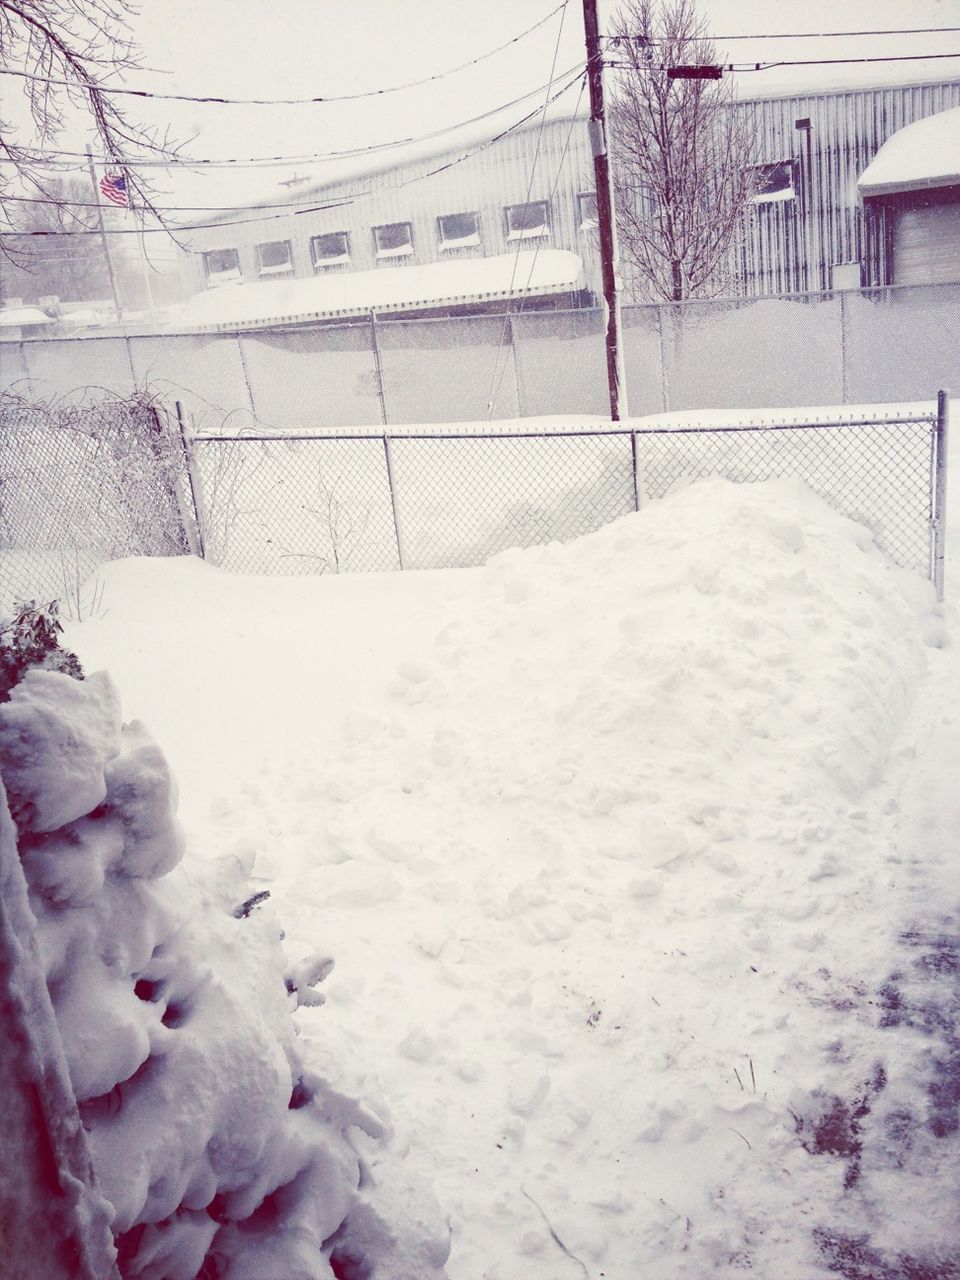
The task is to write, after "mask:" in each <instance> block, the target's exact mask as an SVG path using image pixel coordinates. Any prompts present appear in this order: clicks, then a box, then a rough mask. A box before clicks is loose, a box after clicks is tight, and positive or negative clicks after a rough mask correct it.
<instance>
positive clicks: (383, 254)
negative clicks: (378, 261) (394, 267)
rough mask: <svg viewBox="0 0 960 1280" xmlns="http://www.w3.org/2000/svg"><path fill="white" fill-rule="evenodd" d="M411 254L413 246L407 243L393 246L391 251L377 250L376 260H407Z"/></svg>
mask: <svg viewBox="0 0 960 1280" xmlns="http://www.w3.org/2000/svg"><path fill="white" fill-rule="evenodd" d="M412 253H413V245H412V244H410V242H409V241H408V242H407V243H406V244H397V245H394V246H393V248H392V249H378V250H377V257H378V258H409V257H410V255H411V254H412Z"/></svg>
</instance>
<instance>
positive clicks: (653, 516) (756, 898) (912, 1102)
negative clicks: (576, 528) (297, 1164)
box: [67, 479, 960, 1280]
mask: <svg viewBox="0 0 960 1280" xmlns="http://www.w3.org/2000/svg"><path fill="white" fill-rule="evenodd" d="M101 579H102V583H103V587H104V591H103V602H102V610H101V612H100V615H99V616H97V617H94V618H91V619H89V620H88V621H86V622H84V623H83V624H80V625H71V626H70V627H69V628H68V635H67V641H68V643H70V644H71V645H72V646H74V647H75V648H76V650H77V651H78V653H79V654H80V656H81V658H82V660H83V662H84V664H85V665H86V666H87V668H88V669H95V668H97V667H101V666H105V667H108V668H109V670H110V672H111V674H112V676H113V677H114V679H115V681H116V682H117V684H118V686H119V688H120V691H121V694H122V697H123V703H124V708H125V714H126V715H128V716H138V717H142V718H143V719H145V720H146V721H147V722H148V724H149V725H150V726H151V729H152V730H153V732H154V733H155V734H156V736H157V738H158V740H159V741H160V742H161V743H162V744H163V745H164V748H165V750H166V752H167V754H168V756H169V758H170V760H171V762H172V764H173V768H174V770H175V772H176V774H177V775H178V778H179V783H180V791H181V814H182V817H183V819H184V822H185V825H186V829H187V836H188V850H189V852H188V855H187V856H188V858H193V859H208V858H220V857H222V856H224V855H230V854H234V855H236V857H237V858H238V859H240V861H241V862H242V863H243V864H244V865H245V866H246V867H248V868H249V872H250V876H251V885H252V888H253V889H259V888H264V887H268V888H269V889H270V890H271V892H272V895H273V905H274V907H275V909H276V910H277V912H278V914H279V916H280V918H281V919H282V922H283V925H284V928H285V930H286V937H287V946H288V947H289V950H290V954H291V956H297V957H298V956H300V955H303V954H306V953H307V952H310V951H317V950H323V951H325V952H329V953H330V954H332V955H333V956H335V957H336V961H337V967H336V969H335V970H334V972H333V974H332V975H331V976H330V978H329V979H328V980H327V982H326V984H325V991H326V992H327V996H328V1002H327V1004H326V1005H325V1006H324V1007H322V1008H319V1009H305V1010H301V1011H300V1012H299V1013H298V1015H297V1016H298V1018H299V1020H300V1027H301V1031H302V1035H303V1038H304V1047H303V1052H304V1055H305V1057H306V1058H307V1059H308V1061H309V1060H311V1058H312V1060H313V1061H314V1062H315V1063H316V1065H317V1069H318V1070H321V1071H323V1072H324V1073H325V1074H326V1075H327V1077H328V1078H330V1079H331V1082H332V1083H333V1084H334V1085H335V1086H337V1087H342V1088H343V1089H344V1090H345V1091H348V1092H350V1093H352V1094H354V1095H356V1096H362V1097H363V1098H364V1099H365V1100H366V1101H367V1102H368V1103H369V1104H370V1105H372V1106H373V1107H374V1108H375V1109H376V1110H377V1112H378V1114H382V1115H384V1116H386V1117H389V1118H390V1119H391V1120H392V1123H393V1125H394V1129H395V1132H396V1135H397V1139H396V1140H395V1141H396V1145H395V1152H396V1154H397V1155H399V1156H402V1157H403V1159H404V1161H405V1163H406V1165H407V1166H408V1170H407V1172H408V1173H409V1174H410V1175H411V1176H416V1177H419V1178H423V1179H425V1180H427V1181H429V1182H432V1183H433V1185H434V1187H435V1189H436V1192H437V1195H438V1197H439V1200H440V1203H441V1205H442V1207H443V1209H444V1211H445V1212H446V1214H447V1215H448V1216H449V1221H450V1225H451V1228H452V1231H453V1251H452V1255H451V1260H450V1263H449V1275H450V1276H451V1278H452V1280H563V1278H564V1277H566V1276H570V1277H577V1276H584V1275H586V1276H588V1277H591V1280H593V1278H600V1277H604V1278H606V1280H635V1278H636V1277H638V1276H640V1275H642V1276H644V1277H645V1280H687V1278H690V1280H692V1278H694V1277H696V1278H697V1280H699V1278H700V1277H704V1276H711V1277H713V1276H730V1277H734V1276H741V1275H742V1274H744V1273H745V1272H752V1273H753V1274H755V1275H758V1276H762V1277H764V1280H774V1278H775V1277H777V1278H779V1277H783V1278H784V1280H813V1278H814V1277H816V1278H817V1280H827V1278H828V1277H829V1276H830V1275H836V1274H844V1275H847V1276H854V1277H861V1278H862V1280H865V1278H866V1277H872V1278H874V1280H888V1277H896V1276H900V1275H904V1276H906V1275H911V1276H915V1277H927V1280H932V1278H933V1277H941V1276H956V1275H960V1239H958V1235H960V1233H958V1230H957V1227H956V1222H957V1221H958V1219H960V1215H958V1208H960V1180H958V1177H957V1168H958V1160H957V1157H958V1155H960V1144H958V1137H957V1086H956V1083H955V1080H956V1069H955V1068H956V1059H957V1054H958V1048H957V1033H956V1007H957V999H956V955H957V952H956V940H955V935H956V916H955V907H956V900H957V892H956V878H955V872H954V867H955V861H956V853H955V831H956V829H957V820H958V818H960V804H958V800H957V795H956V788H955V785H954V783H953V780H952V776H951V771H952V761H953V760H955V759H956V758H957V755H958V751H960V681H958V679H957V674H958V672H957V665H958V663H957V656H956V650H955V649H954V648H952V647H951V646H950V645H949V643H946V642H947V640H948V638H949V633H950V630H951V621H952V618H953V614H952V613H951V612H950V611H949V610H948V611H947V613H946V616H945V617H944V616H943V615H942V611H938V610H937V609H936V608H935V607H934V602H933V599H932V593H931V591H930V589H929V586H928V585H927V584H926V583H924V582H922V581H921V580H920V579H919V578H916V577H912V576H910V575H908V574H906V573H904V572H903V571H900V570H897V569H895V568H893V567H892V566H891V565H890V564H889V563H888V562H887V561H886V560H885V559H884V558H883V557H882V555H881V554H880V553H879V552H878V551H877V550H876V549H875V548H874V547H873V546H872V545H871V540H870V535H869V534H868V533H867V532H866V531H865V529H864V528H863V527H862V526H860V525H857V524H854V523H852V522H850V521H848V520H845V519H844V518H843V517H841V516H839V515H837V514H835V513H834V512H832V511H831V510H829V509H828V508H827V507H826V506H825V505H824V504H823V503H822V502H821V501H820V500H819V499H817V498H815V497H814V496H813V495H812V494H810V493H809V492H808V491H806V490H804V489H803V488H802V486H800V485H798V484H795V483H793V482H789V481H773V482H770V483H767V484H763V485H754V486H748V485H732V484H729V483H727V482H725V481H722V480H719V479H713V480H705V481H702V482H700V483H698V484H696V485H693V486H691V487H689V488H687V489H685V490H683V491H681V492H679V493H675V494H673V495H671V496H670V497H668V498H667V499H665V500H663V501H662V502H657V503H653V504H651V505H650V506H648V507H647V508H645V509H644V510H643V511H642V512H640V513H639V514H635V515H629V516H626V517H624V518H623V519H622V520H619V521H617V522H616V523H614V524H612V525H610V526H608V527H606V528H604V529H601V530H599V531H598V532H596V533H594V534H591V535H589V536H588V537H586V538H583V539H581V540H579V541H577V542H573V543H570V544H567V545H561V544H551V545H548V546H545V547H534V548H529V549H527V550H524V551H513V552H507V553H505V554H503V555H501V556H500V557H498V558H496V559H495V560H494V561H492V562H491V563H490V564H489V565H488V566H487V567H485V568H477V569H462V570H444V571H430V572H422V573H408V574H399V573H395V574H382V575H381V574H371V575H355V576H342V577H335V576H324V577H321V578H314V579H303V578H301V579H289V578H273V579H268V578H244V577H238V576H231V575H228V574H225V573H223V572H220V571H218V570H215V569H212V568H210V567H208V566H204V565H202V564H200V563H198V562H196V561H191V560H180V561H146V560H142V561H123V562H118V563H115V564H113V565H110V566H107V567H106V568H105V569H103V570H101ZM951 918H952V920H953V923H952V924H951V923H950V921H951ZM951 929H952V930H953V936H954V942H953V944H952V945H953V950H951V943H950V941H949V935H950V930H951ZM951 1063H952V1064H953V1066H952V1067H951ZM951 1070H953V1077H952V1078H953V1080H954V1083H953V1084H952V1085H951V1083H950V1080H951V1074H950V1073H951ZM904 1256H908V1257H909V1258H912V1259H914V1260H915V1265H914V1263H911V1264H910V1265H912V1266H913V1270H904V1269H903V1268H904V1267H905V1266H906V1265H907V1264H906V1263H903V1262H902V1258H903V1257H904ZM898 1257H899V1258H901V1261H900V1262H896V1261H894V1260H895V1259H896V1258H898ZM831 1260H832V1262H833V1264H834V1268H835V1269H834V1270H832V1271H831V1270H830V1264H831ZM917 1260H919V1261H917ZM924 1266H926V1267H927V1270H923V1269H922V1267H924ZM896 1267H900V1268H901V1269H900V1270H897V1269H891V1268H896ZM858 1268H859V1269H858ZM885 1268H886V1269H885ZM411 1280H414V1277H411Z"/></svg>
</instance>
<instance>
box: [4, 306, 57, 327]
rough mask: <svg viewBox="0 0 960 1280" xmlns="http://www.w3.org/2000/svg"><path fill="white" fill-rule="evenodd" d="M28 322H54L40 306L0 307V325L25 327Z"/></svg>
mask: <svg viewBox="0 0 960 1280" xmlns="http://www.w3.org/2000/svg"><path fill="white" fill-rule="evenodd" d="M28 324H53V321H52V320H51V319H50V317H49V316H48V315H46V314H45V313H44V312H43V311H41V310H40V308H39V307H0V327H3V328H17V329H19V328H23V327H24V326H25V325H28Z"/></svg>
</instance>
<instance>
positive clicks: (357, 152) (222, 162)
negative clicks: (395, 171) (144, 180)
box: [0, 62, 586, 212]
mask: <svg viewBox="0 0 960 1280" xmlns="http://www.w3.org/2000/svg"><path fill="white" fill-rule="evenodd" d="M585 65H586V64H585V63H584V62H578V63H575V64H574V65H573V66H571V67H568V68H567V70H566V71H564V72H563V75H564V76H568V75H573V74H574V73H575V72H579V71H582V70H583V68H584V66H585ZM548 88H550V86H549V85H546V84H541V85H537V87H536V88H535V89H529V90H528V91H527V92H526V93H522V94H521V95H520V96H519V97H518V98H512V99H511V100H510V101H509V102H503V103H500V104H499V105H498V106H496V107H491V108H490V110H489V111H482V112H481V113H480V114H479V115H476V116H470V117H469V118H468V119H466V120H459V121H457V123H456V124H450V125H444V126H443V128H442V129H433V130H431V132H429V133H421V134H416V135H414V136H412V137H409V138H395V139H393V140H392V141H390V142H375V143H371V144H370V145H369V146H365V147H348V148H346V149H344V150H343V151H316V152H312V153H308V154H306V155H298V156H283V155H280V156H248V157H240V158H234V159H202V160H191V159H187V158H186V157H182V158H181V157H179V156H174V157H171V158H169V159H167V160H152V159H150V158H149V157H147V156H144V157H130V156H121V157H119V158H117V157H109V156H94V162H95V163H96V164H101V165H113V166H115V167H121V166H122V167H126V168H131V169H147V168H149V169H175V168H180V167H182V168H186V169H193V168H200V167H201V166H202V167H204V168H207V167H212V168H218V167H221V166H229V165H240V166H244V165H260V164H262V165H263V166H264V167H269V166H271V165H280V164H285V165H286V164H307V163H310V162H312V161H323V160H348V159H354V158H356V157H359V156H365V155H373V154H376V153H378V152H381V151H391V150H393V149H395V148H396V147H405V146H411V145H413V144H414V143H421V142H430V141H432V140H433V139H434V138H440V137H443V136H444V135H445V134H448V133H454V132H456V130H458V129H465V128H467V126H469V125H472V124H479V123H480V122H481V121H483V120H489V119H490V117H491V116H495V115H498V114H499V113H500V112H501V111H509V110H510V108H511V107H516V106H519V105H520V103H521V102H526V101H527V99H528V98H532V97H534V96H535V95H536V94H540V93H543V91H544V90H545V89H548ZM50 156H74V157H82V158H84V159H85V158H86V152H85V151H58V150H50V151H43V152H37V153H35V155H34V156H31V158H30V160H29V163H30V164H43V165H47V166H48V167H50V168H54V167H60V168H62V169H65V170H73V169H83V168H86V165H59V166H58V163H57V162H55V161H52V160H50V159H49V157H50ZM2 163H4V162H3V161H0V164H2ZM202 207H204V206H199V205H198V206H196V208H197V209H200V208H202ZM206 207H210V206H206ZM244 207H246V206H244ZM186 211H187V212H189V209H187V210H186Z"/></svg>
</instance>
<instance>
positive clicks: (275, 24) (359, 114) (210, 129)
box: [2, 0, 960, 205]
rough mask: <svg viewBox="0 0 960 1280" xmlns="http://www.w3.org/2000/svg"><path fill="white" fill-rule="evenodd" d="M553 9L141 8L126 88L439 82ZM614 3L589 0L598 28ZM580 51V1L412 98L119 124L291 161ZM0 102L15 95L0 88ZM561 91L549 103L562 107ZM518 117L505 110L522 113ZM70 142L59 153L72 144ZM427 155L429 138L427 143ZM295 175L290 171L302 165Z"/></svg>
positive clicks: (856, 6)
mask: <svg viewBox="0 0 960 1280" xmlns="http://www.w3.org/2000/svg"><path fill="white" fill-rule="evenodd" d="M558 2H559V0H482V2H481V3H477V2H476V0H469V2H467V0H141V12H140V14H139V16H138V17H137V18H136V19H135V22H134V34H135V36H136V38H137V39H138V41H139V43H140V45H141V47H142V50H143V55H144V62H145V64H146V66H147V67H149V68H151V69H150V70H142V71H138V72H136V73H135V74H134V73H131V74H130V76H129V83H130V84H131V85H133V86H134V87H138V88H148V89H153V90H156V91H161V92H168V93H169V92H177V93H188V94H211V95H218V96H228V97H262V98H273V97H283V98H292V97H307V96H311V95H331V96H336V95H340V94H356V93H364V92H367V91H371V90H377V89H383V88H389V87H390V86H393V85H398V84H403V83H405V82H407V81H410V80H417V79H420V78H423V77H427V76H432V75H436V74H437V73H438V72H443V71H446V70H448V69H450V68H451V67H455V66H457V65H458V64H459V63H462V62H467V61H468V60H469V59H471V58H474V57H476V56H477V55H478V54H481V53H484V52H486V51H487V50H489V49H492V48H493V47H495V46H496V45H498V44H501V43H503V42H504V41H508V40H510V39H511V38H512V37H514V36H516V35H518V34H519V33H520V32H521V31H523V30H524V29H525V28H526V27H529V26H531V25H532V24H533V23H535V22H537V21H538V20H539V19H541V18H543V17H544V15H546V14H547V13H549V12H550V10H551V9H553V8H555V7H556V5H557V3H558ZM615 7H616V6H615V5H613V4H604V3H603V2H602V0H601V29H605V23H606V21H607V19H608V16H609V15H610V14H611V13H612V12H613V11H614V9H615ZM699 9H700V11H701V13H702V14H703V15H704V16H705V18H706V19H707V21H708V22H709V24H710V27H711V30H712V31H713V33H714V34H715V35H716V36H718V37H727V36H735V35H751V36H756V35H759V34H762V33H770V32H820V31H840V30H876V29H879V28H891V27H934V26H958V27H960V0H804V3H802V4H801V3H799V2H795V0H789V2H788V0H700V4H699ZM718 44H719V52H720V55H721V57H722V59H723V60H724V61H736V62H741V61H748V62H752V61H757V60H760V61H775V60H777V59H781V58H787V59H807V58H841V57H870V56H877V55H882V54H906V53H946V52H950V51H952V50H954V49H955V50H958V51H960V32H957V33H955V34H937V35H924V36H886V37H882V36H869V37H865V38H857V39H852V38H851V39H815V38H811V39H802V40H800V39H794V40H757V39H747V40H736V41H734V40H726V39H720V40H719V41H718ZM583 57H584V40H583V22H582V10H581V4H580V0H568V4H567V6H566V10H565V12H564V14H563V20H562V24H561V14H560V13H557V14H556V15H554V16H553V17H551V18H550V19H549V21H548V22H546V23H545V24H544V25H542V26H541V27H540V28H539V29H538V30H537V31H535V32H533V33H532V34H530V35H528V36H526V37H525V38H524V39H522V40H520V41H519V42H518V43H517V44H515V45H513V46H511V47H510V48H508V49H506V50H504V51H503V52H502V53H499V54H497V55H495V56H494V57H491V58H488V59H485V60H484V61H482V62H480V63H479V64H478V65H477V66H475V67H472V68H469V69H467V70H464V71H461V72H459V73H457V74H455V75H451V76H446V77H444V78H442V79H439V80H437V81H435V82H433V83H429V84H425V85H423V86H421V87H419V88H415V89H409V90H404V91H402V92H397V93H384V94H380V95H378V96H375V97H370V98H361V99H358V100H355V101H350V102H343V103H324V104H318V105H306V106H298V107H285V106H257V107H238V106H221V105H216V104H206V105H199V104H197V105H192V104H183V103H170V102H158V101H141V100H139V99H135V98H131V99H128V100H127V101H126V103H125V107H126V109H127V111H128V112H129V114H130V116H131V118H137V119H145V120H147V121H150V122H152V123H156V124H162V125H164V126H166V125H169V126H170V128H171V130H172V132H173V134H174V136H175V137H177V138H179V139H181V140H187V139H192V141H190V142H189V143H188V150H189V152H190V154H192V155H194V156H198V157H199V156H202V157H210V158H234V157H247V156H259V155H276V154H283V155H294V154H302V153H307V152H316V151H330V150H338V149H342V148H345V147H350V146H357V145H367V144H370V143H375V142H380V141H384V140H389V139H394V138H398V137H407V136H411V135H417V134H422V133H425V132H427V131H430V130H434V129H441V128H443V127H445V126H446V125H448V124H451V123H455V122H457V121H460V120H463V119H466V118H468V117H470V116H473V115H476V114H478V113H479V112H482V111H485V110H488V109H490V108H492V107H495V106H497V105H499V104H500V103H504V102H507V101H509V100H512V99H515V98H517V97H519V96H520V95H522V94H524V93H526V92H527V91H529V90H532V89H535V88H536V87H537V86H538V85H542V84H544V83H545V82H546V81H547V80H548V79H549V78H550V75H551V69H552V68H554V69H555V71H556V72H558V73H561V72H563V71H566V70H567V69H568V68H570V67H572V66H574V65H575V64H577V63H578V62H580V61H582V59H583ZM956 77H960V57H957V58H956V59H943V60H939V61H934V62H917V63H890V64H882V63H881V64H877V65H873V66H866V67H857V66H839V67H837V66H833V67H831V66H826V67H805V68H795V69H778V70H768V71H762V72H751V73H746V74H741V75H738V76H737V88H738V91H739V94H740V96H741V97H752V96H757V95H762V94H771V93H780V92H783V91H785V90H788V89H789V90H803V89H812V88H824V87H830V88H834V87H845V86H856V85H867V84H876V83H881V82H900V83H909V82H911V81H915V80H922V79H946V78H956ZM2 88H3V90H4V93H5V96H6V97H10V96H12V95H11V89H13V90H14V92H19V86H18V85H14V84H13V82H11V81H10V80H7V81H6V82H5V83H4V84H3V85H2ZM576 96H577V91H576V89H574V90H573V92H572V94H571V95H570V96H568V97H567V98H566V99H565V100H564V102H563V103H562V104H560V107H569V108H570V109H572V108H573V106H574V104H575V102H576ZM535 102H536V99H534V100H532V101H531V104H529V105H528V106H527V107H526V108H524V107H522V106H521V107H518V108H516V109H515V111H514V114H515V115H516V116H517V117H519V115H521V114H523V112H524V110H525V109H529V106H530V105H534V104H535ZM78 140H79V141H83V140H85V139H83V138H82V137H81V138H79V139H78V137H77V135H76V134H73V135H72V137H71V139H70V141H69V142H68V141H67V140H66V139H64V144H65V145H75V144H76V143H77V141H78ZM438 146H439V143H438ZM296 168H297V166H296V165H295V164H290V165H289V166H287V165H284V166H281V167H279V168H277V169H272V170H269V171H267V172H263V171H255V172H253V173H251V172H250V171H249V170H247V171H244V172H239V173H235V172H231V171H229V170H224V169H216V170H212V171H210V170H208V171H207V172H205V173H202V174H200V175H197V174H192V173H190V172H189V171H184V170H178V171H175V172H174V173H172V174H170V175H166V176H164V175H158V187H160V188H161V189H163V190H165V191H166V193H167V194H166V196H165V197H164V200H165V202H166V203H179V204H200V205H213V204H217V203H218V202H222V203H227V204H235V203H240V202H242V201H243V199H244V198H245V197H246V198H253V197H255V196H258V195H260V194H261V193H262V192H263V190H264V187H265V184H268V183H270V182H271V181H273V180H274V179H276V180H280V179H281V178H284V177H289V176H290V175H291V174H292V173H293V172H294V170H295V169H296ZM301 170H302V166H301Z"/></svg>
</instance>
